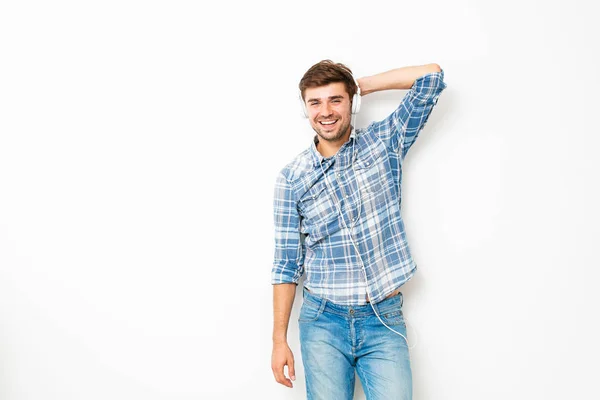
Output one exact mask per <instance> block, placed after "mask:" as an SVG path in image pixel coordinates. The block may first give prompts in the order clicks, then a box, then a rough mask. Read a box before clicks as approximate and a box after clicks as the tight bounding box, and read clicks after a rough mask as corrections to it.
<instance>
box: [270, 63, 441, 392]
mask: <svg viewBox="0 0 600 400" xmlns="http://www.w3.org/2000/svg"><path fill="white" fill-rule="evenodd" d="M445 87H446V84H445V83H444V73H443V71H442V69H441V68H440V67H439V65H437V64H427V65H420V66H414V67H402V68H398V69H394V70H391V71H387V72H383V73H380V74H377V75H373V76H368V77H364V78H361V79H358V80H355V79H354V77H353V76H352V72H351V71H350V69H348V68H347V67H346V66H345V65H343V64H340V63H334V62H332V61H330V60H324V61H321V62H319V63H317V64H315V65H313V66H312V67H311V68H310V69H309V70H308V71H307V72H306V73H305V74H304V76H303V77H302V79H301V80H300V84H299V88H300V97H301V101H302V109H303V112H304V115H305V116H306V117H307V118H308V120H309V121H310V125H311V126H312V128H313V130H314V131H315V132H316V135H315V137H314V141H313V143H312V144H311V146H310V147H309V148H308V149H307V150H305V151H304V152H302V153H301V154H299V155H298V156H297V157H296V158H295V159H294V160H293V161H292V162H290V163H289V164H288V165H286V166H285V167H284V168H283V169H282V170H281V173H280V174H279V176H278V178H277V182H276V184H275V198H274V223H275V255H274V263H273V268H272V284H273V315H274V318H273V353H272V362H271V364H272V365H271V367H272V370H273V374H274V376H275V379H276V381H277V382H279V383H281V384H283V385H285V386H289V387H292V385H293V384H292V381H293V380H295V364H294V356H293V354H292V351H291V350H290V348H289V345H288V343H287V329H288V325H289V318H290V313H291V309H292V305H293V301H294V296H295V293H296V285H297V284H298V281H299V279H300V277H301V276H302V275H303V273H304V272H305V271H306V273H307V276H306V280H305V283H304V290H303V303H302V308H301V310H300V317H299V326H300V346H301V354H302V361H303V365H304V371H305V377H306V389H307V397H308V399H323V400H334V399H335V400H351V399H352V398H353V396H354V373H355V371H356V372H357V374H358V376H359V378H360V380H361V383H362V385H363V388H364V391H365V394H366V396H367V399H368V400H389V399H411V398H412V371H411V366H410V356H409V350H408V341H407V338H406V325H405V322H404V317H403V314H402V302H403V297H402V293H401V292H400V288H401V286H402V285H403V284H404V283H406V282H407V281H408V280H409V279H410V278H411V277H412V276H413V275H414V273H415V272H416V268H417V266H416V263H415V262H414V260H413V258H412V255H411V252H410V249H409V246H408V243H407V240H406V234H405V232H404V223H403V221H402V217H401V213H400V204H401V190H400V188H401V183H402V162H403V160H404V157H405V156H406V153H407V151H408V149H409V148H410V147H411V145H412V144H413V143H414V141H415V139H416V138H417V136H418V134H419V132H420V131H421V130H422V129H423V127H424V126H425V123H426V122H427V119H428V118H429V115H430V113H431V111H432V109H433V107H434V106H435V104H436V103H437V100H438V97H439V95H440V94H441V92H442V91H443V90H444V89H445ZM389 89H410V90H409V91H408V93H407V94H406V95H405V96H404V98H403V99H402V101H401V102H400V105H399V106H398V108H397V109H396V110H394V111H393V112H392V113H391V114H390V115H389V116H388V117H387V118H385V119H383V120H382V121H378V122H373V123H371V124H370V125H369V126H368V127H367V128H365V129H354V127H353V126H352V117H353V115H354V114H356V113H357V112H358V111H359V109H360V101H361V95H366V94H369V93H372V92H376V91H380V90H389ZM286 366H287V369H288V371H287V372H288V376H286V375H285V371H284V368H285V367H286Z"/></svg>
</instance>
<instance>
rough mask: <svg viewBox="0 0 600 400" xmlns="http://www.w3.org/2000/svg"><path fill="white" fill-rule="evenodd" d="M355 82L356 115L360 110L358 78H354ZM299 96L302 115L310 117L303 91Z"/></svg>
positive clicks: (353, 104)
mask: <svg viewBox="0 0 600 400" xmlns="http://www.w3.org/2000/svg"><path fill="white" fill-rule="evenodd" d="M352 79H354V76H352ZM354 83H355V84H356V93H354V96H352V115H356V114H358V111H359V110H360V97H361V96H360V86H358V81H357V80H356V79H354ZM298 98H299V99H300V105H301V107H302V116H303V117H304V118H308V110H307V109H306V103H305V102H304V99H303V98H302V92H299V93H298Z"/></svg>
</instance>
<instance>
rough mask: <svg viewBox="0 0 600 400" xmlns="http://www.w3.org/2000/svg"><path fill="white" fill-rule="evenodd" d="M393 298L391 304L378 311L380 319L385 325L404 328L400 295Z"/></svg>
mask: <svg viewBox="0 0 600 400" xmlns="http://www.w3.org/2000/svg"><path fill="white" fill-rule="evenodd" d="M394 297H395V298H394V299H392V300H391V301H393V304H389V305H388V307H384V308H383V309H382V310H380V317H381V319H382V320H383V322H385V324H386V325H390V326H392V325H396V326H398V325H402V326H404V327H406V322H405V321H404V314H403V313H402V303H403V302H404V301H403V300H404V299H403V298H402V293H399V294H397V295H396V296H394Z"/></svg>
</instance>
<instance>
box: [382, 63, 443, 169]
mask: <svg viewBox="0 0 600 400" xmlns="http://www.w3.org/2000/svg"><path fill="white" fill-rule="evenodd" d="M445 88H446V83H444V71H443V70H442V71H441V72H432V73H428V74H425V75H423V76H421V77H419V78H417V79H416V80H415V82H414V83H413V86H412V87H411V88H410V90H409V91H408V93H407V94H406V95H405V96H404V98H403V99H402V102H401V103H400V105H399V106H398V108H397V109H396V110H394V112H393V113H392V114H390V115H389V116H388V117H387V118H385V119H384V120H382V121H379V122H374V123H373V124H372V128H373V129H374V131H375V132H376V133H377V134H378V136H379V138H380V139H381V140H383V142H385V143H386V144H387V145H388V147H389V148H391V149H392V150H393V151H395V152H399V151H402V153H401V154H402V157H401V159H404V157H405V156H406V153H407V152H408V149H410V147H411V146H412V145H413V143H414V142H415V140H416V139H417V136H418V135H419V132H421V130H422V129H423V127H424V126H425V124H426V123H427V119H428V118H429V115H430V114H431V111H432V110H433V107H434V106H435V105H436V103H437V101H438V97H439V96H440V94H441V93H442V91H443V90H444V89H445Z"/></svg>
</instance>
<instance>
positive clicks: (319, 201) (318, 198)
mask: <svg viewBox="0 0 600 400" xmlns="http://www.w3.org/2000/svg"><path fill="white" fill-rule="evenodd" d="M298 207H299V209H300V213H301V214H302V216H303V217H304V219H305V222H306V223H307V224H309V225H316V224H318V223H320V222H323V221H327V220H329V219H330V218H332V217H335V212H334V205H333V202H332V200H331V198H330V196H329V191H328V189H327V185H326V184H325V182H319V183H317V184H315V185H313V186H312V187H311V188H310V189H309V190H307V191H306V193H304V195H303V196H302V197H301V198H300V201H299V204H298Z"/></svg>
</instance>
